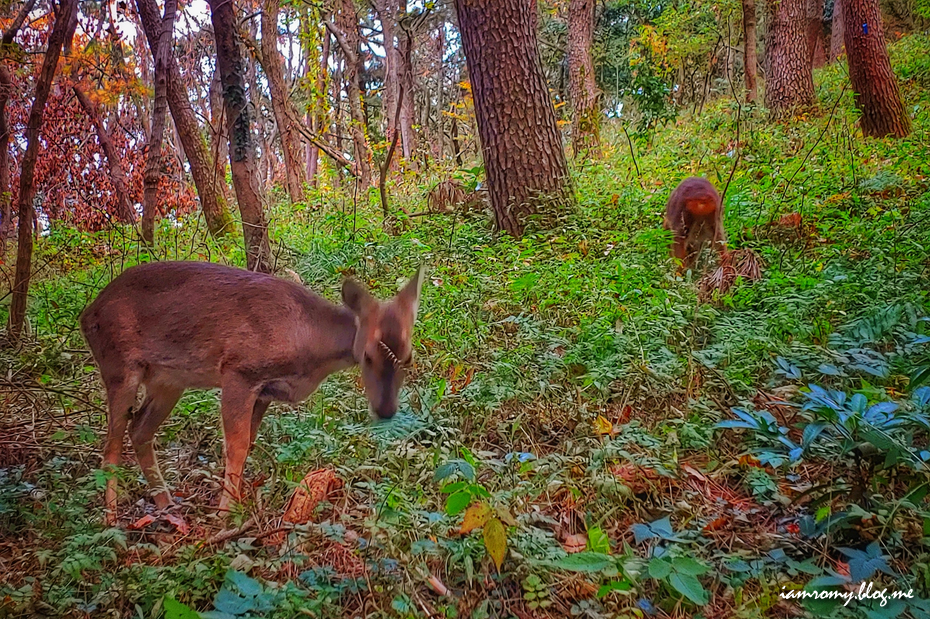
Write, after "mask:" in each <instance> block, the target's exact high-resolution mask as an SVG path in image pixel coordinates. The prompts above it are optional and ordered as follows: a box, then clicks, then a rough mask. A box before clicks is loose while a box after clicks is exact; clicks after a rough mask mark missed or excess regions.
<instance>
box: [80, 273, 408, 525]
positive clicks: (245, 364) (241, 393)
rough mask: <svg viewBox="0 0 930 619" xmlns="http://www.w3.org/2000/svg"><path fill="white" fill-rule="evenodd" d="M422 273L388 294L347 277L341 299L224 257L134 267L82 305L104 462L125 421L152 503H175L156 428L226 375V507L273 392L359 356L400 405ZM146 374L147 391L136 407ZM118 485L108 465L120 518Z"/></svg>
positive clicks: (365, 375)
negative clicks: (96, 378)
mask: <svg viewBox="0 0 930 619" xmlns="http://www.w3.org/2000/svg"><path fill="white" fill-rule="evenodd" d="M423 273H424V271H423V268H422V267H421V268H420V269H419V270H418V272H417V274H416V276H415V277H414V278H413V279H412V280H411V281H410V282H409V283H408V284H407V285H406V286H405V287H404V288H403V289H401V290H400V292H398V293H397V295H396V296H394V297H393V298H392V299H390V300H388V301H386V302H380V301H378V300H377V299H375V298H374V297H372V296H371V295H370V294H369V292H368V291H367V290H366V289H365V288H364V287H363V286H362V285H361V284H359V283H358V282H356V281H354V280H352V279H347V280H346V281H345V282H344V283H343V287H342V300H343V305H335V304H333V303H330V302H329V301H327V300H326V299H324V298H322V297H320V296H318V295H316V294H314V293H312V292H310V291H309V290H307V289H306V288H304V287H303V286H301V285H300V284H298V283H296V282H293V281H288V280H285V279H281V278H277V277H273V276H271V275H264V274H260V273H254V272H250V271H245V270H241V269H236V268H231V267H226V266H222V265H217V264H211V263H203V262H157V263H151V264H144V265H140V266H135V267H132V268H130V269H127V270H126V271H125V272H123V273H122V274H121V275H119V276H118V277H117V278H116V279H114V280H113V281H112V282H111V283H110V284H109V285H108V286H107V287H106V288H104V289H103V291H102V292H101V293H100V294H99V295H98V296H97V298H96V299H95V300H94V301H93V302H92V303H91V304H90V305H89V306H88V307H87V309H85V310H84V313H83V314H82V315H81V332H82V333H83V334H84V338H85V339H86V340H87V343H88V345H89V346H90V349H91V352H92V353H93V356H94V358H95V360H96V362H97V365H98V366H99V368H100V373H101V375H102V378H103V383H104V386H105V387H106V394H107V403H108V416H107V419H108V425H107V438H106V443H105V445H104V450H103V466H104V468H105V469H110V470H112V469H113V467H115V466H116V465H117V464H118V463H119V459H120V455H121V452H122V446H123V437H124V435H125V433H126V430H127V428H128V430H129V436H130V439H131V441H132V444H133V447H134V449H135V452H136V458H137V459H138V462H139V466H140V467H141V468H142V472H143V473H144V475H145V478H146V480H147V481H148V484H149V486H150V492H151V493H152V495H153V498H154V500H155V505H156V507H158V508H159V509H164V508H166V507H168V506H169V505H170V504H171V497H170V495H169V492H168V488H167V486H166V485H165V481H164V479H163V478H162V475H161V472H160V470H159V467H158V461H157V459H156V457H155V450H154V446H153V441H154V438H155V431H156V430H157V429H158V427H159V426H160V425H161V423H162V422H163V421H164V420H165V419H166V418H167V417H168V415H169V414H170V413H171V409H172V408H174V406H175V404H176V403H177V401H178V399H179V398H180V397H181V395H182V394H183V393H184V391H185V390H186V389H210V388H216V387H219V388H220V389H221V390H222V395H221V400H220V414H221V418H222V424H223V439H224V450H223V451H224V457H225V464H226V471H225V479H224V485H223V493H222V497H221V498H220V502H219V509H220V511H228V510H229V506H230V503H231V502H232V501H234V500H235V501H238V500H239V497H240V495H239V487H240V483H241V481H242V473H243V468H244V466H245V460H246V457H247V455H248V453H249V450H250V449H251V447H252V445H253V444H254V442H255V438H256V435H257V434H258V428H259V425H260V423H261V420H262V416H263V415H264V413H265V411H266V409H267V408H268V405H269V404H270V403H271V402H273V401H282V402H290V403H297V402H300V401H302V400H304V399H305V398H307V397H308V396H309V395H310V394H311V393H313V391H314V390H316V388H317V386H319V384H320V383H321V382H322V381H323V380H324V379H325V378H326V377H327V376H329V375H330V374H332V373H334V372H337V371H340V370H343V369H345V368H349V367H351V366H353V365H356V364H360V365H361V374H362V382H363V384H364V389H365V394H366V397H367V399H368V402H369V405H370V408H371V410H372V412H373V413H374V414H375V415H377V416H378V417H380V418H382V419H389V418H391V417H393V416H394V414H395V413H396V412H397V399H398V392H399V391H400V387H401V385H402V383H403V380H404V375H405V370H406V368H407V367H408V366H409V365H410V363H411V361H412V356H413V348H412V343H411V335H412V332H413V326H414V323H415V322H416V315H417V307H418V305H419V298H420V288H421V286H422V283H423ZM140 385H144V386H145V399H144V401H143V403H142V405H141V406H140V407H139V408H138V409H137V410H135V411H133V407H134V405H135V402H136V395H137V392H138V389H139V386H140ZM116 490H117V488H116V478H115V477H114V476H110V477H109V478H108V479H107V485H106V495H105V501H106V518H107V523H108V524H113V523H115V521H116V504H117V503H116Z"/></svg>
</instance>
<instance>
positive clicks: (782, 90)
mask: <svg viewBox="0 0 930 619" xmlns="http://www.w3.org/2000/svg"><path fill="white" fill-rule="evenodd" d="M807 4H808V2H807V0H767V2H766V6H767V8H768V13H769V32H768V37H767V39H766V46H765V55H766V68H767V69H768V71H767V74H766V80H765V81H766V84H765V105H766V106H767V107H768V108H769V109H770V110H771V111H772V113H773V115H774V116H775V117H780V116H784V115H786V113H787V112H789V111H790V110H791V109H792V108H795V107H797V106H804V105H811V104H813V103H814V77H813V73H812V72H811V61H810V56H809V48H808V41H807Z"/></svg>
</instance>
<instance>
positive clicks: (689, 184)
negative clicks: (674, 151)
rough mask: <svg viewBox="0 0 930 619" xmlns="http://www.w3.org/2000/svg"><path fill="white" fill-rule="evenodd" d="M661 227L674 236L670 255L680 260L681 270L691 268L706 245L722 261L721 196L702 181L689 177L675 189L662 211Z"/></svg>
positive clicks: (724, 247) (724, 245)
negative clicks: (663, 221) (709, 243)
mask: <svg viewBox="0 0 930 619" xmlns="http://www.w3.org/2000/svg"><path fill="white" fill-rule="evenodd" d="M664 227H665V229H666V230H671V231H672V232H673V233H674V235H675V239H674V242H673V244H672V255H673V256H675V257H676V258H678V259H679V260H681V262H682V266H683V267H684V268H691V267H692V266H694V263H695V261H696V260H697V258H698V256H699V255H700V253H701V249H702V248H703V247H704V244H705V243H707V242H708V241H709V242H711V243H712V247H713V248H714V249H715V250H716V251H717V253H718V254H720V255H721V257H722V256H723V254H724V252H725V251H726V242H727V239H726V233H725V232H724V230H723V204H722V202H721V200H720V194H719V193H717V190H716V189H714V186H713V185H711V184H710V181H708V180H707V179H705V178H700V177H696V176H692V177H691V178H686V179H685V180H683V181H681V183H680V184H679V185H678V187H676V188H675V191H673V192H672V195H671V196H670V197H669V199H668V204H667V205H666V207H665V223H664Z"/></svg>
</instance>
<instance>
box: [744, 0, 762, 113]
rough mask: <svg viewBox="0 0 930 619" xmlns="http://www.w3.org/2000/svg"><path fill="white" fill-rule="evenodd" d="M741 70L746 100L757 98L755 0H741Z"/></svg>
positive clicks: (750, 100)
mask: <svg viewBox="0 0 930 619" xmlns="http://www.w3.org/2000/svg"><path fill="white" fill-rule="evenodd" d="M743 64H744V67H743V70H744V71H745V74H746V102H747V103H753V102H755V101H756V100H757V99H758V98H759V77H758V76H759V72H758V67H759V56H758V54H757V52H756V0H743Z"/></svg>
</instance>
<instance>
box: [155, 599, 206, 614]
mask: <svg viewBox="0 0 930 619" xmlns="http://www.w3.org/2000/svg"><path fill="white" fill-rule="evenodd" d="M162 605H163V606H164V607H165V619H200V615H198V614H197V611H195V610H193V609H192V608H190V607H189V606H188V605H187V604H182V603H181V602H179V601H177V600H176V599H174V598H173V597H169V596H166V597H165V599H164V601H163V602H162Z"/></svg>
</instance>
